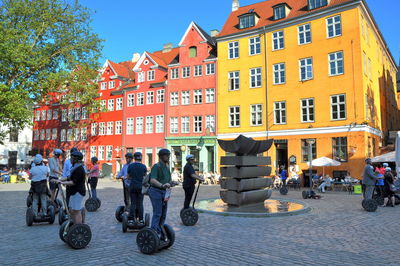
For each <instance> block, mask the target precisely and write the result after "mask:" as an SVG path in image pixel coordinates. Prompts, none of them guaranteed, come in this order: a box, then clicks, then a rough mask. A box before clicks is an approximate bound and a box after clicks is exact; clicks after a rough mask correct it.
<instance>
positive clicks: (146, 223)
mask: <svg viewBox="0 0 400 266" xmlns="http://www.w3.org/2000/svg"><path fill="white" fill-rule="evenodd" d="M144 225H145V226H147V227H148V226H149V225H150V213H146V214H145V215H144Z"/></svg>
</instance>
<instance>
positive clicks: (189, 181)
mask: <svg viewBox="0 0 400 266" xmlns="http://www.w3.org/2000/svg"><path fill="white" fill-rule="evenodd" d="M186 161H187V163H186V165H185V167H184V169H183V190H184V191H185V201H184V203H183V209H182V210H181V212H180V217H181V220H182V223H183V224H184V225H186V226H193V225H195V224H196V223H197V221H198V220H199V215H198V213H197V211H196V210H195V208H194V204H195V201H196V198H197V193H198V191H199V187H200V183H201V182H202V181H204V178H203V177H201V176H199V175H197V174H196V171H195V170H194V168H193V163H194V156H193V155H192V154H189V155H187V156H186ZM196 180H199V185H198V186H197V190H196V195H195V197H194V200H193V205H192V208H190V202H191V201H192V197H193V193H194V190H195V185H196Z"/></svg>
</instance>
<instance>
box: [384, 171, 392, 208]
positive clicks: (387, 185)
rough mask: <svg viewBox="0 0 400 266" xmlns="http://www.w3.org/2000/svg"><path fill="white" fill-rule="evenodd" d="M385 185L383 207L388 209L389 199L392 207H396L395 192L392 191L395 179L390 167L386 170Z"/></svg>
mask: <svg viewBox="0 0 400 266" xmlns="http://www.w3.org/2000/svg"><path fill="white" fill-rule="evenodd" d="M384 183H385V185H384V186H383V191H382V192H383V194H382V195H383V197H384V201H383V205H382V206H381V207H387V205H388V202H389V198H390V200H391V203H392V204H391V206H392V207H394V206H395V198H394V191H392V188H391V187H392V186H394V177H393V174H392V169H391V168H390V167H387V168H386V169H385V179H384Z"/></svg>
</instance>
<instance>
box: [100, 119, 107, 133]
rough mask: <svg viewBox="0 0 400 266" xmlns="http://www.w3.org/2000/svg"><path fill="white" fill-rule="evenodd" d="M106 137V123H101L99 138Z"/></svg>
mask: <svg viewBox="0 0 400 266" xmlns="http://www.w3.org/2000/svg"><path fill="white" fill-rule="evenodd" d="M105 135H106V123H105V122H100V123H99V136H105Z"/></svg>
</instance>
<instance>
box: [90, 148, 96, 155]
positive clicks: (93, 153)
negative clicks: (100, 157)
mask: <svg viewBox="0 0 400 266" xmlns="http://www.w3.org/2000/svg"><path fill="white" fill-rule="evenodd" d="M90 157H91V158H92V157H97V147H96V146H90Z"/></svg>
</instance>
